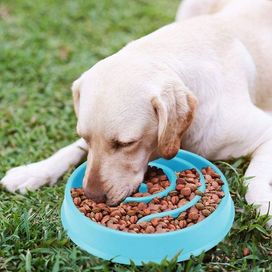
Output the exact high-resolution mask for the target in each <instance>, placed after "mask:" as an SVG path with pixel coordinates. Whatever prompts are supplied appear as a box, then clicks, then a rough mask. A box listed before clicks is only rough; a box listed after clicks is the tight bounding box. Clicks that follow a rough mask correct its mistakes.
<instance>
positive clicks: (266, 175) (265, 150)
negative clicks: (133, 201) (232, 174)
mask: <svg viewBox="0 0 272 272" xmlns="http://www.w3.org/2000/svg"><path fill="white" fill-rule="evenodd" d="M271 163H272V138H271V140H268V141H266V142H265V143H263V144H262V145H260V146H259V147H258V148H257V149H256V151H255V152H254V153H253V155H252V159H251V162H250V164H249V167H248V169H247V171H246V174H245V175H246V177H252V179H249V180H248V191H247V194H246V200H247V202H248V203H254V204H257V205H259V208H258V209H259V211H260V213H261V214H266V213H269V214H270V215H272V166H271ZM269 207H270V210H269ZM269 225H272V219H271V220H270V221H269Z"/></svg>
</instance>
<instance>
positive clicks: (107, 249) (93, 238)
mask: <svg viewBox="0 0 272 272" xmlns="http://www.w3.org/2000/svg"><path fill="white" fill-rule="evenodd" d="M149 165H151V166H156V167H158V168H161V169H162V170H163V171H164V173H165V174H166V175H167V177H168V179H169V181H170V186H169V187H168V188H167V189H166V190H164V191H162V192H160V193H158V194H155V195H152V196H147V197H137V198H134V197H128V198H126V199H125V202H129V201H137V202H140V201H141V202H143V201H144V202H149V201H151V200H152V199H153V198H154V197H156V196H165V195H167V194H168V192H169V191H171V190H173V189H174V188H175V181H176V174H175V172H177V171H183V170H186V169H191V168H195V169H196V170H197V171H198V173H199V175H200V181H201V186H200V188H199V189H200V190H201V191H203V192H204V191H205V180H204V177H203V175H202V174H201V169H202V168H204V167H208V166H210V167H211V168H212V169H213V170H214V171H215V172H216V173H218V174H220V176H221V179H222V180H223V182H224V185H223V186H222V188H223V191H224V193H225V196H224V197H223V198H222V200H221V202H220V204H219V205H218V207H217V209H216V210H215V211H214V212H213V213H212V214H211V215H210V216H208V217H207V218H205V219H204V220H203V221H201V222H199V223H197V224H195V225H192V226H190V227H187V228H184V229H181V230H176V231H172V232H166V233H155V234H135V233H128V232H122V231H119V230H114V229H111V228H107V227H105V226H103V225H100V224H97V223H96V222H94V221H92V220H90V219H89V218H87V217H86V216H85V215H84V214H82V213H81V212H80V211H79V210H78V208H77V207H76V206H75V205H74V203H73V200H72V197H71V194H70V190H71V188H78V187H82V181H83V177H84V173H85V169H86V163H84V164H82V165H81V166H79V167H78V168H77V169H76V170H75V171H74V172H73V174H72V175H71V176H70V178H69V180H68V183H67V185H66V189H65V197H64V200H63V204H62V208H61V220H62V224H63V227H64V229H65V230H66V231H67V234H68V236H69V237H70V238H71V240H72V241H73V242H74V243H75V244H77V245H78V246H79V247H80V248H82V249H84V250H86V251H88V252H89V253H91V254H92V255H95V256H97V257H100V258H103V259H106V260H111V261H113V262H117V263H122V264H129V263H130V260H132V261H133V262H134V263H135V264H136V265H142V264H143V262H145V263H146V262H150V261H152V262H157V263H159V262H161V261H162V259H164V258H167V259H171V258H173V257H174V256H176V255H177V254H178V253H179V256H178V261H184V260H187V259H189V258H190V256H191V255H194V256H197V255H199V254H201V253H202V252H203V251H207V250H209V249H211V248H212V247H214V246H215V245H217V244H218V243H219V242H220V241H222V240H223V239H224V237H225V236H226V235H227V233H228V232H229V230H230V228H231V226H232V224H233V220H234V205H233V201H232V199H231V196H230V193H229V188H228V184H227V181H226V178H225V177H224V175H223V174H222V172H221V171H220V170H219V169H218V168H217V167H216V166H215V165H213V164H212V163H211V162H209V161H207V160H206V159H204V158H202V157H200V156H198V155H195V154H193V153H190V152H187V151H183V150H180V151H179V153H178V154H177V156H176V157H175V158H173V159H171V160H165V159H158V160H155V161H153V162H151V163H149ZM145 190H146V188H145V185H142V186H141V187H140V191H145ZM199 199H200V196H196V197H195V198H194V199H192V200H191V201H190V202H188V203H186V205H184V206H182V207H180V208H178V209H175V210H172V211H166V212H162V213H158V214H151V215H148V216H146V217H143V218H141V220H140V221H148V220H150V219H152V218H154V217H156V218H157V217H162V216H166V215H171V216H173V217H176V216H178V215H179V214H180V213H181V212H182V211H184V210H186V209H188V208H189V207H191V206H193V205H195V203H196V202H197V201H199ZM140 221H139V222H140Z"/></svg>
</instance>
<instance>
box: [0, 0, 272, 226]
mask: <svg viewBox="0 0 272 272" xmlns="http://www.w3.org/2000/svg"><path fill="white" fill-rule="evenodd" d="M271 32H272V2H271V1H269V0H203V1H198V0H184V1H182V3H181V5H180V7H179V9H178V13H177V19H176V22H174V23H172V24H170V25H167V26H164V27H162V28H160V29H159V30H157V31H155V32H153V33H151V34H149V35H147V36H145V37H143V38H140V39H138V40H135V41H133V42H130V43H129V44H128V45H127V46H125V47H124V48H123V49H121V50H120V51H119V52H117V53H116V54H114V55H112V56H110V57H108V58H105V59H103V60H101V61H99V62H98V63H97V64H95V65H94V66H93V67H92V68H91V69H89V70H88V71H86V72H85V73H83V74H82V75H81V76H80V77H79V78H78V79H77V80H76V81H75V82H74V83H73V85H72V93H73V99H74V107H75V113H76V115H77V118H78V122H77V133H78V135H79V136H80V137H81V138H80V139H79V140H78V141H76V142H75V143H73V144H71V145H69V146H67V147H64V148H63V149H61V150H59V151H58V152H57V153H55V154H54V155H52V156H51V157H49V158H47V159H46V160H43V161H40V162H36V163H33V164H29V165H25V166H20V167H17V168H14V169H11V170H10V171H8V172H7V174H6V176H5V177H4V178H3V179H2V180H1V183H2V185H3V186H4V187H5V188H6V189H7V190H8V191H10V192H15V191H19V192H20V193H25V192H27V191H33V190H35V189H38V188H39V187H41V186H42V185H45V184H50V185H53V184H55V183H56V182H57V180H58V179H59V177H60V176H62V175H63V174H64V173H65V171H67V169H68V168H69V167H70V166H74V165H77V164H78V163H80V162H81V161H82V160H84V158H85V157H86V155H87V169H86V173H85V176H84V181H83V187H84V190H85V193H86V194H87V195H88V196H89V197H90V198H92V199H94V200H95V201H106V203H107V204H109V205H116V204H118V203H120V201H122V200H123V199H124V198H125V197H127V196H128V195H130V194H132V193H133V192H135V190H137V188H138V186H139V184H140V183H141V182H142V180H143V177H144V173H145V171H146V169H147V164H148V162H149V161H150V160H153V159H155V158H158V157H164V158H166V159H171V158H173V157H174V156H175V155H176V154H177V152H178V150H179V149H180V148H181V147H182V148H183V149H186V150H189V151H192V152H195V153H197V154H200V155H202V156H204V157H206V158H208V159H210V160H229V159H232V158H239V157H241V156H250V158H251V160H250V164H249V166H248V169H247V171H246V174H245V175H246V176H248V177H252V179H250V180H248V192H247V194H246V200H247V202H248V203H254V204H257V205H259V210H260V213H261V214H266V213H268V212H269V203H270V202H271V201H272V167H271V161H272V87H271V86H272V77H271V71H272V54H271V51H272V35H271ZM271 210H272V209H271ZM271 210H270V214H272V211H271ZM271 224H272V220H270V225H271Z"/></svg>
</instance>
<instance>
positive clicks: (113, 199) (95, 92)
mask: <svg viewBox="0 0 272 272" xmlns="http://www.w3.org/2000/svg"><path fill="white" fill-rule="evenodd" d="M118 65H119V66H120V63H118V64H117V66H115V67H112V65H107V64H103V63H102V64H101V63H100V64H98V65H96V66H95V67H93V68H92V69H90V70H89V71H87V72H86V73H84V74H83V75H82V76H81V77H80V78H79V79H78V80H76V81H75V82H74V83H73V86H72V91H73V97H74V107H75V112H76V115H77V117H78V124H77V132H78V134H79V135H80V136H81V137H83V138H84V139H85V141H86V142H87V143H88V145H89V153H88V159H87V170H86V173H85V177H84V183H83V187H84V190H85V193H86V194H87V195H88V196H89V197H90V198H92V199H94V200H95V201H98V202H100V201H106V202H107V204H109V205H116V204H118V203H119V202H121V201H122V200H123V199H124V198H125V197H127V196H128V195H130V194H131V193H133V192H135V191H136V190H137V188H138V186H139V185H140V183H141V182H142V180H143V177H144V173H145V171H146V169H147V164H148V161H149V160H151V159H154V158H156V157H159V156H161V157H164V158H166V159H171V158H173V157H174V156H175V155H176V154H177V152H178V150H179V148H180V146H181V139H182V134H183V133H184V132H185V131H186V129H187V128H188V127H189V125H190V124H191V122H192V120H193V116H194V111H195V107H196V99H195V97H194V96H193V95H192V93H191V92H190V91H189V90H188V89H187V88H186V87H185V86H184V85H183V83H182V82H181V81H180V79H179V78H176V77H174V76H173V77H171V76H167V75H166V74H167V73H166V72H165V74H164V73H160V74H158V75H156V76H153V74H154V73H153V72H152V74H151V73H150V74H148V73H146V72H145V71H144V69H145V67H141V71H143V72H138V71H139V70H137V65H136V67H134V73H133V72H132V71H131V69H129V67H127V68H126V67H123V69H121V68H120V67H119V66H118ZM108 66H109V67H108ZM138 69H140V67H138ZM128 70H129V72H128ZM135 71H136V72H135ZM161 72H163V71H161Z"/></svg>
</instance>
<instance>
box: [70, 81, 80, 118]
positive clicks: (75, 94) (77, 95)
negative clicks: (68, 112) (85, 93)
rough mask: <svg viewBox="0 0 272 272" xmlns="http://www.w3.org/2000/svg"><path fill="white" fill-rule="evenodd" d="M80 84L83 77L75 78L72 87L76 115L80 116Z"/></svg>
mask: <svg viewBox="0 0 272 272" xmlns="http://www.w3.org/2000/svg"><path fill="white" fill-rule="evenodd" d="M80 85H81V77H79V78H78V79H77V80H75V81H74V82H73V84H72V87H71V89H72V93H73V100H74V109H75V113H76V116H78V109H79V98H80Z"/></svg>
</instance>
